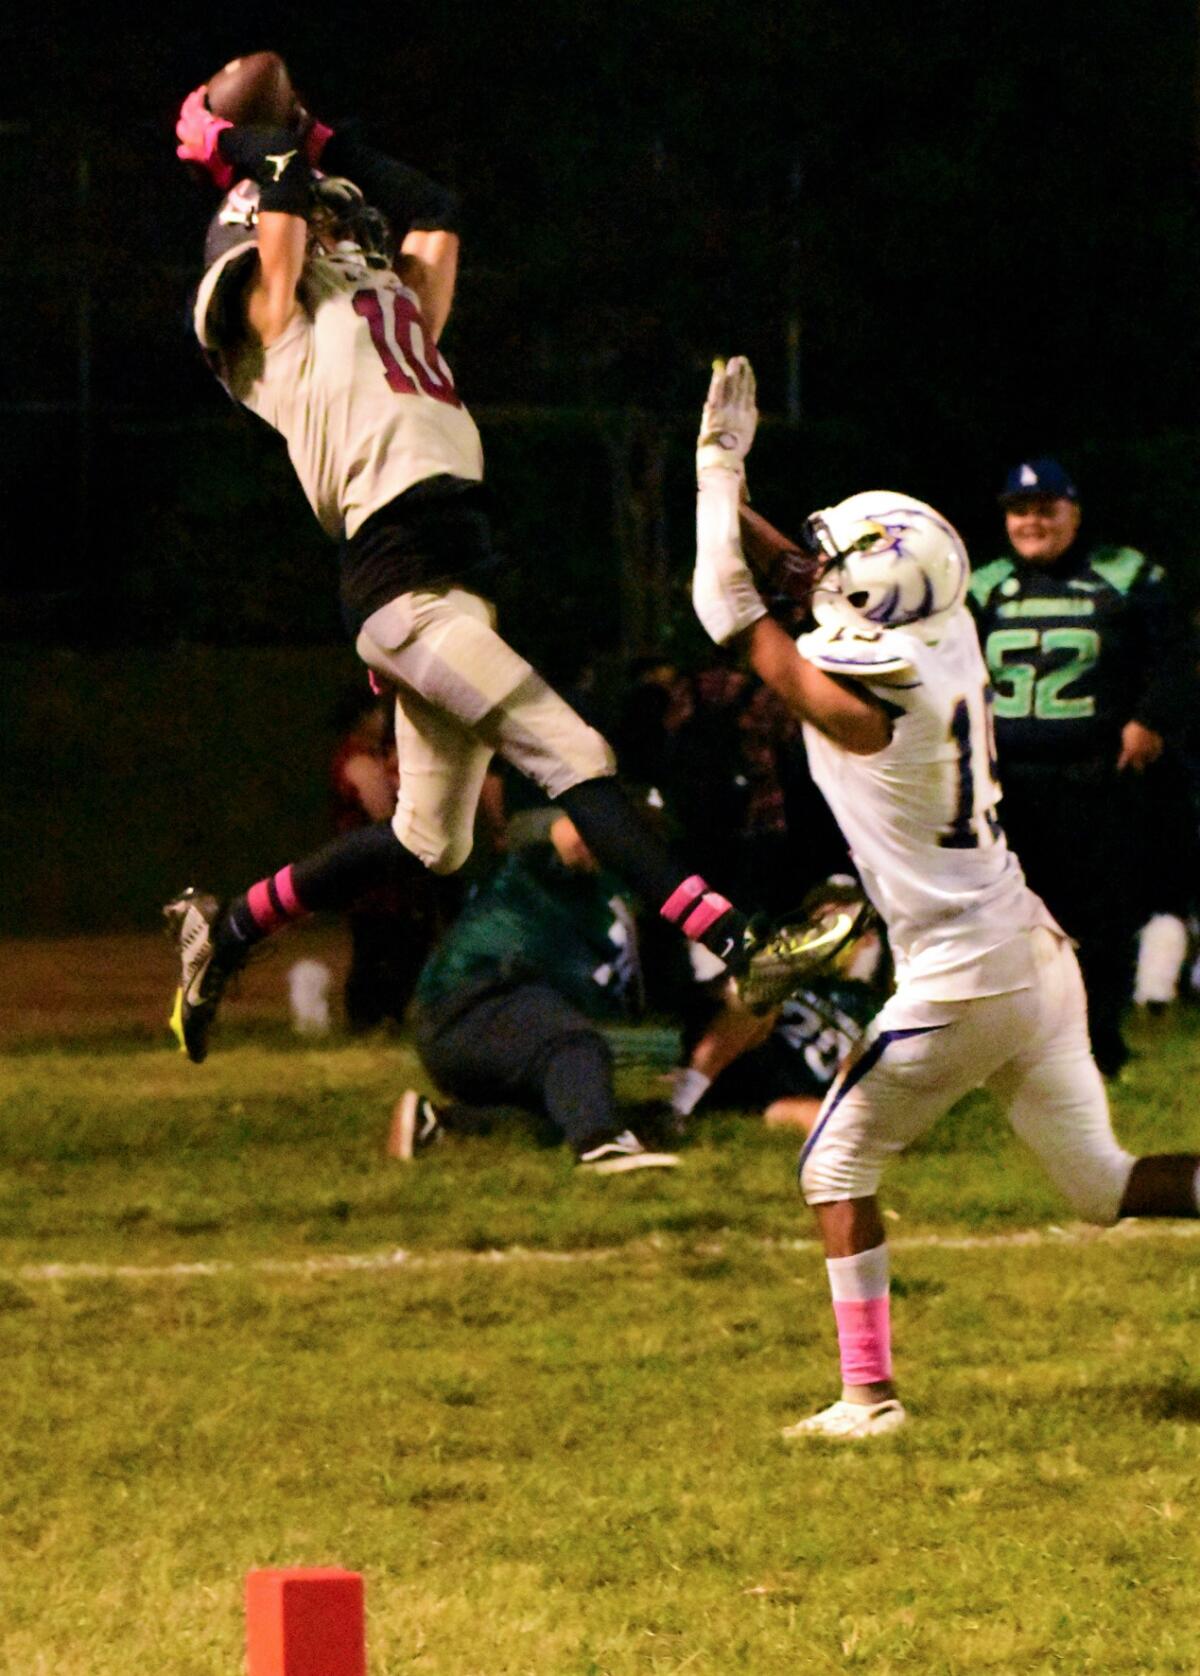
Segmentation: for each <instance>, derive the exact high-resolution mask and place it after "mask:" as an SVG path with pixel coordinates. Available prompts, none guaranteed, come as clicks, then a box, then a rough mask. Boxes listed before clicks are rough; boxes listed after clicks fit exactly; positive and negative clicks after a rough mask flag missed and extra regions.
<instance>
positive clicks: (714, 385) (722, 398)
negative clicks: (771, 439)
mask: <svg viewBox="0 0 1200 1676" xmlns="http://www.w3.org/2000/svg"><path fill="white" fill-rule="evenodd" d="M757 425H758V407H757V406H756V404H755V400H754V368H753V367H752V366H751V365H750V363H749V361H748V360H747V359H746V357H745V356H744V355H734V356H732V357H731V358H730V360H729V361H728V362H726V361H714V362H713V371H712V380H711V382H710V383H709V386H708V398H707V400H706V401H705V403H704V412H703V414H702V415H701V419H700V435H699V437H698V439H697V441H696V476H697V478H699V477H700V475H701V474H702V473H703V472H707V471H729V472H733V473H735V474H736V475H737V476H738V477H744V476H745V471H746V455H747V454H748V453H749V452H750V445H751V443H752V442H753V441H754V432H755V428H756V426H757Z"/></svg>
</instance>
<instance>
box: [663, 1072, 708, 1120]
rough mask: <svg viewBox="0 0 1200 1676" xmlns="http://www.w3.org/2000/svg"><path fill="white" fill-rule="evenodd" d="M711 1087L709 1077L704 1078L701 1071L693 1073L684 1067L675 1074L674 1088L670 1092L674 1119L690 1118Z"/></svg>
mask: <svg viewBox="0 0 1200 1676" xmlns="http://www.w3.org/2000/svg"><path fill="white" fill-rule="evenodd" d="M711 1087H712V1078H711V1077H706V1076H705V1074H704V1072H703V1071H693V1070H691V1069H689V1068H688V1067H687V1066H686V1065H685V1066H684V1067H683V1069H682V1070H679V1071H676V1073H675V1086H674V1088H672V1090H671V1110H672V1111H673V1112H674V1113H675V1115H676V1117H691V1115H692V1113H693V1112H694V1111H695V1109H696V1107H697V1106H698V1105H699V1104H700V1102H701V1100H702V1099H703V1098H704V1096H705V1095H706V1094H707V1093H708V1091H709V1089H710V1088H711Z"/></svg>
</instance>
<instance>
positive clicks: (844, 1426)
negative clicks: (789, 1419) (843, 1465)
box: [782, 1397, 908, 1442]
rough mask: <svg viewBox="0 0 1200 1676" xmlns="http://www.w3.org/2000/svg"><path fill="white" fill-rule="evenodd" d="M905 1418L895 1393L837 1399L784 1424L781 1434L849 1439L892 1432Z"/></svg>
mask: <svg viewBox="0 0 1200 1676" xmlns="http://www.w3.org/2000/svg"><path fill="white" fill-rule="evenodd" d="M907 1419H908V1415H907V1413H906V1412H905V1409H904V1405H903V1403H901V1401H900V1399H899V1398H898V1397H885V1398H884V1400H883V1401H882V1402H873V1403H860V1402H844V1401H841V1400H839V1401H838V1402H835V1403H831V1404H830V1406H829V1407H828V1408H823V1409H822V1410H821V1412H820V1413H819V1414H813V1415H810V1416H809V1418H808V1419H807V1420H797V1422H796V1424H795V1425H794V1426H785V1427H784V1428H783V1433H782V1435H783V1436H784V1437H786V1438H797V1437H828V1438H835V1439H837V1440H838V1441H840V1442H852V1441H854V1440H855V1439H857V1438H861V1437H882V1435H883V1434H884V1432H894V1431H895V1430H896V1429H897V1427H899V1426H902V1425H903V1424H904V1422H905V1421H906V1420H907Z"/></svg>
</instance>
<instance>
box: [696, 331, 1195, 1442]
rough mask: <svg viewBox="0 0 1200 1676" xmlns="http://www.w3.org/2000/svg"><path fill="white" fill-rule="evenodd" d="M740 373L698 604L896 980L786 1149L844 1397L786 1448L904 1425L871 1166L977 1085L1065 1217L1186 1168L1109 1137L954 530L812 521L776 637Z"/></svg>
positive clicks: (1186, 1203) (896, 506) (710, 471)
mask: <svg viewBox="0 0 1200 1676" xmlns="http://www.w3.org/2000/svg"><path fill="white" fill-rule="evenodd" d="M756 423H757V408H756V403H755V385H754V374H753V371H752V369H751V367H750V365H749V363H748V362H747V361H746V360H744V359H742V358H740V357H735V358H734V359H732V360H731V361H730V362H729V363H728V365H724V364H723V363H720V362H718V363H717V364H716V366H715V368H714V372H713V377H712V382H711V385H710V387H709V392H708V400H707V402H706V403H705V406H704V412H703V417H702V420H701V427H700V438H699V444H698V449H697V456H696V466H697V483H698V490H699V493H698V501H697V550H696V566H695V573H694V577H693V601H694V604H695V608H696V612H697V615H698V616H699V618H700V621H701V622H702V623H703V625H704V627H705V629H706V630H707V631H708V633H709V634H710V636H711V637H712V639H713V640H715V641H716V642H717V643H718V644H719V645H727V644H730V643H738V644H740V645H741V646H742V647H744V649H745V651H746V653H747V655H748V657H749V660H750V664H751V666H752V667H753V669H754V670H755V672H756V673H757V674H758V675H759V676H760V677H761V679H762V680H763V681H765V682H766V683H767V685H768V686H770V687H771V688H772V689H773V690H774V691H775V692H776V693H778V695H779V696H780V697H781V698H782V699H783V700H784V701H785V702H786V703H787V704H788V705H789V706H790V708H791V709H792V710H793V711H794V713H795V714H796V715H797V716H798V717H799V718H800V720H801V721H802V723H803V724H804V738H805V745H806V748H807V751H808V760H809V764H810V767H811V771H812V775H813V779H814V780H815V781H816V783H817V785H818V786H819V788H820V790H821V791H822V793H823V794H824V796H825V798H826V800H827V802H828V803H829V806H830V808H831V810H832V811H833V814H834V816H835V817H836V819H837V822H838V824H839V826H840V827H841V829H842V833H843V835H844V837H845V839H846V841H847V844H848V845H849V848H850V851H851V854H852V856H853V859H854V862H855V865H856V867H857V869H858V872H859V875H860V877H861V879H862V882H863V885H864V888H865V890H866V892H867V895H868V896H869V898H870V900H871V901H872V903H873V904H874V906H875V908H876V909H877V911H878V912H879V914H880V916H881V917H882V919H883V921H884V922H885V924H886V927H887V932H888V939H889V942H890V946H891V950H892V954H893V958H894V961H895V968H896V985H895V989H894V991H893V993H892V995H891V997H890V998H889V999H888V1001H887V1002H885V1004H884V1006H883V1008H882V1010H881V1011H880V1012H879V1013H878V1014H877V1016H876V1017H875V1019H874V1021H873V1023H872V1024H871V1025H870V1027H869V1028H868V1030H867V1033H866V1036H865V1038H864V1040H863V1042H862V1044H861V1047H860V1050H859V1052H858V1053H857V1056H856V1057H855V1058H854V1059H853V1060H852V1061H851V1063H850V1064H849V1065H848V1066H847V1067H846V1068H845V1069H844V1070H843V1071H842V1073H841V1074H840V1076H839V1077H838V1079H837V1080H836V1081H835V1082H834V1084H833V1085H832V1086H831V1088H830V1090H829V1092H828V1094H827V1095H826V1097H825V1099H824V1101H823V1103H822V1106H821V1110H820V1113H819V1115H818V1118H817V1121H816V1123H815V1125H814V1127H813V1129H812V1132H811V1134H810V1135H809V1137H808V1139H807V1141H806V1143H805V1145H804V1147H803V1150H802V1151H801V1154H800V1165H799V1175H800V1185H801V1189H802V1191H803V1193H804V1197H805V1199H806V1200H807V1201H808V1203H809V1204H810V1205H811V1206H812V1207H813V1210H814V1211H815V1214H816V1220H817V1225H818V1228H819V1230H820V1233H821V1237H822V1241H823V1243H824V1247H825V1256H826V1267H827V1270H828V1276H829V1285H830V1290H831V1292H832V1296H833V1312H834V1317H835V1320H836V1326H837V1337H838V1345H839V1350H840V1356H841V1378H842V1389H841V1396H840V1397H839V1399H838V1400H837V1401H835V1402H834V1403H833V1404H832V1405H831V1406H829V1407H827V1408H824V1409H822V1410H821V1411H820V1412H819V1413H816V1414H814V1415H812V1416H811V1417H810V1418H807V1419H803V1420H800V1421H799V1422H798V1423H797V1424H795V1425H792V1426H789V1427H788V1428H787V1429H786V1431H785V1432H784V1434H783V1435H784V1436H785V1437H788V1438H811V1437H824V1438H839V1439H859V1438H867V1437H871V1436H875V1435H878V1434H880V1433H884V1432H890V1431H893V1430H895V1429H896V1428H897V1427H898V1426H901V1425H903V1424H904V1422H905V1420H906V1418H907V1416H906V1412H905V1409H904V1407H903V1405H902V1404H901V1402H900V1399H899V1397H898V1396H897V1395H896V1388H895V1385H894V1383H893V1378H892V1356H891V1332H890V1320H889V1263H888V1248H887V1242H886V1237H885V1234H884V1227H883V1222H882V1220H881V1217H880V1212H879V1206H878V1202H877V1198H876V1194H877V1190H878V1187H879V1182H880V1177H881V1174H882V1170H883V1166H884V1164H885V1163H886V1162H887V1161H888V1160H889V1159H890V1158H893V1157H894V1156H895V1155H896V1154H897V1153H899V1152H902V1151H903V1150H904V1148H905V1147H907V1146H908V1145H910V1144H911V1142H913V1141H914V1140H916V1139H917V1137H918V1136H920V1135H922V1134H924V1133H925V1131H926V1130H927V1129H929V1128H930V1126H931V1125H932V1124H933V1123H934V1122H935V1121H936V1120H937V1119H938V1118H939V1117H940V1116H942V1114H943V1113H945V1112H946V1111H948V1110H949V1108H950V1107H951V1106H952V1105H953V1104H954V1103H955V1102H956V1101H957V1100H959V1099H960V1098H961V1097H962V1096H963V1095H965V1094H967V1093H968V1092H969V1091H970V1090H972V1089H976V1088H987V1089H989V1090H990V1091H991V1092H992V1093H993V1094H994V1095H995V1096H996V1098H997V1099H998V1100H999V1102H1000V1104H1001V1105H1002V1107H1003V1108H1004V1110H1005V1112H1006V1114H1007V1116H1008V1119H1009V1121H1010V1123H1011V1124H1012V1126H1013V1129H1014V1130H1015V1131H1016V1133H1017V1134H1018V1135H1019V1136H1020V1137H1021V1139H1022V1140H1023V1141H1025V1142H1026V1143H1027V1144H1028V1145H1029V1146H1030V1147H1031V1148H1032V1149H1033V1151H1034V1152H1035V1153H1036V1154H1037V1156H1038V1158H1039V1159H1040V1160H1041V1163H1042V1165H1043V1167H1044V1168H1045V1170H1046V1172H1047V1173H1048V1175H1049V1176H1050V1178H1051V1180H1052V1181H1053V1182H1054V1184H1055V1185H1056V1187H1057V1188H1058V1189H1059V1190H1060V1191H1061V1192H1062V1193H1063V1194H1064V1195H1065V1197H1066V1198H1067V1199H1069V1201H1070V1202H1071V1204H1072V1205H1073V1206H1074V1208H1075V1210H1076V1211H1077V1212H1078V1213H1079V1215H1080V1216H1082V1217H1083V1218H1085V1219H1086V1220H1087V1221H1090V1222H1096V1223H1105V1224H1106V1223H1112V1222H1115V1221H1116V1220H1117V1219H1118V1218H1120V1217H1127V1216H1145V1217H1149V1216H1177V1217H1195V1216H1196V1215H1197V1214H1198V1208H1197V1191H1198V1185H1200V1184H1198V1174H1197V1172H1198V1169H1200V1156H1198V1155H1197V1154H1193V1153H1186V1154H1172V1155H1158V1156H1152V1157H1143V1158H1135V1157H1134V1156H1133V1155H1132V1154H1131V1153H1129V1152H1127V1151H1125V1150H1124V1149H1123V1148H1122V1147H1121V1146H1120V1145H1119V1144H1118V1142H1117V1140H1116V1138H1115V1137H1114V1134H1113V1129H1112V1123H1111V1120H1110V1117H1109V1110H1108V1099H1107V1095H1106V1093H1105V1088H1104V1082H1103V1080H1102V1078H1101V1076H1100V1073H1099V1071H1098V1070H1097V1068H1096V1065H1095V1062H1094V1060H1093V1059H1092V1055H1091V1050H1090V1047H1089V1043H1088V1029H1087V1016H1086V1006H1085V999H1084V991H1083V985H1082V981H1081V979H1080V975H1079V966H1078V963H1077V961H1076V958H1075V952H1074V949H1073V947H1072V944H1071V942H1070V940H1069V939H1068V938H1067V936H1066V935H1065V934H1064V932H1063V931H1062V930H1061V929H1060V927H1059V926H1058V925H1057V924H1056V923H1055V921H1054V919H1053V917H1052V916H1051V914H1050V913H1049V911H1048V910H1047V908H1046V906H1045V904H1044V903H1043V902H1042V900H1041V898H1040V897H1038V896H1036V895H1035V894H1034V893H1033V892H1032V891H1031V890H1030V889H1029V887H1028V885H1027V884H1026V882H1025V878H1024V875H1023V873H1022V871H1021V867H1020V864H1019V862H1018V860H1017V857H1016V856H1015V855H1014V854H1013V852H1012V851H1011V850H1010V849H1009V848H1008V845H1007V843H1006V842H1005V837H1004V832H1003V830H1002V828H1001V826H1000V824H999V821H998V819H997V812H996V805H997V801H998V799H999V795H1000V792H999V787H998V786H997V784H996V781H995V777H994V766H993V753H992V750H991V728H990V714H989V691H988V678H987V671H986V668H985V666H984V662H983V658H982V656H981V653H980V649H979V643H978V640H977V638H976V633H975V627H974V623H973V621H972V618H971V616H970V613H969V612H968V610H967V609H966V607H965V605H964V599H965V596H966V590H967V577H968V561H967V554H966V551H965V549H964V547H963V543H962V541H961V539H960V538H959V536H958V534H957V532H956V531H955V530H954V529H953V528H952V526H951V525H950V524H949V523H948V522H947V521H946V519H945V518H943V517H942V516H941V515H940V514H939V513H937V512H935V511H934V510H933V508H932V507H930V506H927V505H925V504H924V503H923V502H921V501H918V500H914V499H913V498H912V497H911V496H909V495H903V494H893V493H891V492H885V491H882V490H878V491H871V492H869V493H866V494H857V495H852V496H851V497H850V498H849V499H848V500H844V501H842V502H840V503H839V504H838V505H837V506H833V507H829V508H827V509H826V510H824V511H820V512H816V513H814V514H813V516H812V517H811V518H809V519H808V521H807V524H806V526H805V531H804V546H805V548H806V550H807V552H808V555H809V558H810V561H811V581H812V589H813V591H812V596H811V611H812V617H813V618H814V619H815V622H816V626H815V628H813V629H811V630H810V631H809V632H807V633H804V634H802V635H801V636H800V638H799V639H798V640H793V639H792V637H791V635H790V634H789V633H788V632H787V630H786V629H785V628H784V627H783V626H782V625H781V623H779V622H777V621H776V620H775V619H774V618H773V617H771V616H770V615H768V611H767V606H766V604H765V603H764V601H763V599H762V598H761V596H760V593H759V589H758V586H757V584H756V581H755V577H754V575H753V574H752V572H751V570H750V569H749V567H748V566H747V563H746V560H745V555H744V553H743V547H742V539H741V534H740V528H739V516H738V508H739V504H740V502H741V500H742V497H743V494H744V490H745V460H746V456H747V454H748V453H749V451H750V446H751V443H752V442H753V439H754V431H755V426H756Z"/></svg>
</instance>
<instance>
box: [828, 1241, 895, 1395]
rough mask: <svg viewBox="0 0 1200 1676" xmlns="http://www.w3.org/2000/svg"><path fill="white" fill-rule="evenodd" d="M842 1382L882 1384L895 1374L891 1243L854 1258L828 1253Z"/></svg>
mask: <svg viewBox="0 0 1200 1676" xmlns="http://www.w3.org/2000/svg"><path fill="white" fill-rule="evenodd" d="M825 1268H826V1271H827V1273H828V1275H829V1290H830V1291H831V1292H832V1294H833V1314H834V1319H835V1320H836V1322H837V1335H838V1350H839V1352H840V1355H841V1362H842V1384H843V1385H879V1384H881V1383H882V1382H883V1381H884V1380H888V1379H890V1378H891V1377H892V1326H891V1310H890V1307H889V1301H888V1287H889V1263H888V1248H887V1246H886V1245H877V1246H874V1247H872V1249H871V1250H870V1251H860V1252H858V1253H857V1255H855V1256H853V1257H827V1258H826V1259H825Z"/></svg>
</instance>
